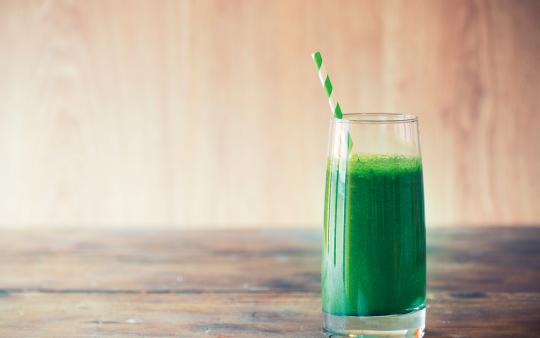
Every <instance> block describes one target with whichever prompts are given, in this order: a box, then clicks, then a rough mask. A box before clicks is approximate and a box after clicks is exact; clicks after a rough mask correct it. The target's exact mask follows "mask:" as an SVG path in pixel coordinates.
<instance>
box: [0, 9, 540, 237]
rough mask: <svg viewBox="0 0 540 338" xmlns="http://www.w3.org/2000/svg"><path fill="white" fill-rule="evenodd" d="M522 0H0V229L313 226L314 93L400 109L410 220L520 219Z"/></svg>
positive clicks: (524, 142) (531, 78)
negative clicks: (413, 143)
mask: <svg viewBox="0 0 540 338" xmlns="http://www.w3.org/2000/svg"><path fill="white" fill-rule="evenodd" d="M539 18H540V1H521V0H520V1H387V2H383V1H314V0H313V1H310V0H308V1H290V0H283V1H263V0H245V1H238V0H227V1H218V0H216V1H207V0H196V1H195V0H194V1H166V0H159V1H151V0H146V1H135V0H133V1H121V0H111V1H97V0H95V1H22V0H11V1H9V0H2V1H0V160H1V165H0V225H3V226H28V225H41V226H47V225H49V226H113V225H118V226H125V225H141V226H142V225H148V226H150V225H165V224H174V225H177V226H185V227H195V226H237V227H242V226H259V225H274V226H289V225H295V226H317V225H319V224H320V222H321V220H322V204H323V179H324V178H323V177H324V163H325V155H326V145H327V141H326V137H327V125H328V121H327V118H328V116H329V113H328V108H327V105H326V99H325V96H324V94H323V93H322V90H321V88H320V87H319V86H320V85H319V82H318V79H317V76H316V73H315V70H314V66H313V64H312V61H311V59H310V53H311V52H312V51H313V50H316V49H319V50H321V51H322V52H323V55H324V56H325V57H326V60H327V64H328V69H329V72H330V74H331V75H332V77H333V81H334V82H335V87H336V90H337V93H338V95H339V97H340V100H341V101H342V107H343V108H344V110H345V111H346V112H379V111H385V112H409V113H415V114H417V115H418V116H419V117H420V123H421V133H422V147H423V154H424V168H425V181H426V194H427V196H426V197H427V205H426V207H427V217H428V221H429V223H430V225H436V224H471V225H475V224H479V225H481V224H525V223H540V183H539V176H540V136H539V135H540V71H539V69H540V19H539Z"/></svg>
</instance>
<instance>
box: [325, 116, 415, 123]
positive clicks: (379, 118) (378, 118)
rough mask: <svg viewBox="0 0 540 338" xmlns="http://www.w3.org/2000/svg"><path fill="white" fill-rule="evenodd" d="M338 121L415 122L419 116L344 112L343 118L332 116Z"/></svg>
mask: <svg viewBox="0 0 540 338" xmlns="http://www.w3.org/2000/svg"><path fill="white" fill-rule="evenodd" d="M331 119H333V120H335V122H336V123H348V124H350V123H413V122H418V117H417V116H416V115H413V114H401V113H352V114H343V118H341V119H338V118H335V117H331Z"/></svg>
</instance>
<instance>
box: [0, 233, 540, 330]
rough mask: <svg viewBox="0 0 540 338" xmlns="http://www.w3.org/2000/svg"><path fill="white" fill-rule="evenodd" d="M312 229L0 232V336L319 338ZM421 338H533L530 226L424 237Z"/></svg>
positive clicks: (535, 254) (538, 304) (535, 292)
mask: <svg viewBox="0 0 540 338" xmlns="http://www.w3.org/2000/svg"><path fill="white" fill-rule="evenodd" d="M319 247H320V237H319V232H318V231H316V230H249V231H245V230H231V231H200V232H195V231H181V230H140V229H136V230H127V229H126V230H103V229H100V230H79V229H77V230H34V229H28V230H3V231H2V235H1V237H0V276H1V277H0V336H1V337H70V336H77V337H80V336H91V337H102V336H103V337H106V336H144V337H172V336H176V337H296V338H298V337H321V336H322V334H321V331H320V328H321V315H320V313H321V311H320V296H319V292H320V277H319V271H320V267H319V265H320V258H319V251H320V250H319ZM428 302H429V305H428V318H427V336H428V337H538V336H539V335H540V227H528V228H474V229H461V228H458V229H441V228H435V229H432V230H430V231H428Z"/></svg>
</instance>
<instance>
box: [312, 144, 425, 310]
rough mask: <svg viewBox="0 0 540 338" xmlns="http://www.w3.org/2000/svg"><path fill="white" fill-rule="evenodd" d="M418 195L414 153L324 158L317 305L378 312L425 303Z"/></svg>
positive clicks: (421, 214)
mask: <svg viewBox="0 0 540 338" xmlns="http://www.w3.org/2000/svg"><path fill="white" fill-rule="evenodd" d="M423 196H424V193H423V183H422V164H421V160H420V159H419V158H416V157H403V156H386V155H366V154H353V155H351V156H350V158H349V159H348V160H341V161H339V160H336V159H334V160H332V159H330V160H329V161H328V169H327V173H326V198H325V200H326V201H325V204H326V206H325V217H324V218H325V219H324V234H323V240H324V244H323V255H322V257H323V259H322V305H323V311H324V312H326V313H329V314H332V315H348V316H382V315H391V314H403V313H408V312H411V311H415V310H418V309H421V308H423V307H424V306H425V297H426V243H425V225H424V198H423Z"/></svg>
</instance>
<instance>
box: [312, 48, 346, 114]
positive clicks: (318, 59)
mask: <svg viewBox="0 0 540 338" xmlns="http://www.w3.org/2000/svg"><path fill="white" fill-rule="evenodd" d="M311 57H312V58H313V61H315V65H316V66H317V71H318V72H319V79H320V80H321V84H322V86H323V88H324V90H325V91H326V95H328V104H330V109H331V110H332V115H333V116H334V117H335V118H337V119H341V118H342V117H343V113H342V112H341V107H340V106H339V103H338V102H337V100H336V99H335V96H334V95H332V94H333V93H334V90H333V86H332V82H331V81H330V77H329V76H328V73H327V72H326V67H325V66H324V63H323V59H322V56H321V53H320V52H315V53H313V54H311Z"/></svg>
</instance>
